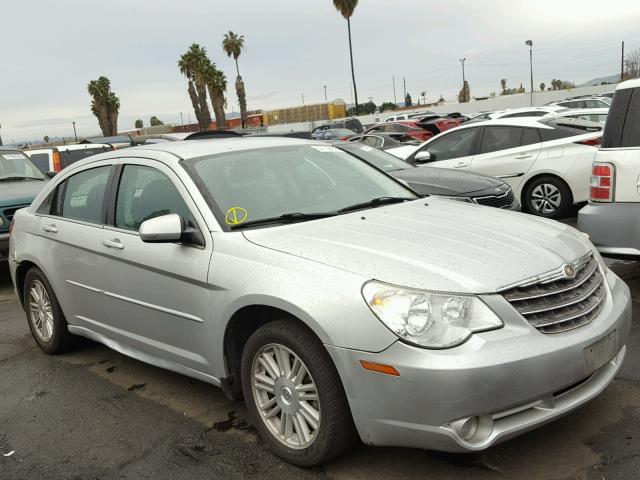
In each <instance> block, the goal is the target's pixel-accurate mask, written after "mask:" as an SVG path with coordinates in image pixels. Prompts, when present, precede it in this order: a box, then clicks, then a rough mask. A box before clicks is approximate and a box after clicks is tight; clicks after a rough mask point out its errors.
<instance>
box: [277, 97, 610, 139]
mask: <svg viewBox="0 0 640 480" xmlns="http://www.w3.org/2000/svg"><path fill="white" fill-rule="evenodd" d="M615 88H616V86H615V85H598V86H595V87H581V88H573V89H571V90H547V91H545V92H534V93H533V105H534V106H541V105H544V104H546V103H549V102H553V101H556V100H564V99H565V98H567V97H575V96H577V95H598V94H602V93H607V92H613V91H614V90H615ZM529 105H531V94H530V93H521V94H517V95H504V96H496V97H493V98H489V99H487V100H472V101H471V102H469V103H457V102H452V103H444V104H442V105H439V106H437V107H416V109H415V111H421V110H431V111H433V112H436V113H451V112H460V113H476V112H482V111H493V110H504V109H507V108H520V107H528V106H529ZM413 111H414V110H404V111H402V112H398V114H400V113H403V114H404V113H411V112H413ZM392 115H394V113H393V112H389V111H387V112H383V113H381V114H375V115H360V116H359V117H358V119H359V120H360V121H361V122H362V124H363V125H368V124H371V123H378V122H383V121H384V119H385V118H387V117H389V116H392ZM324 123H326V121H324V120H323V121H318V122H302V123H288V124H284V125H274V126H270V127H269V132H273V133H280V132H293V131H307V130H312V129H313V128H314V127H316V126H318V125H322V124H324Z"/></svg>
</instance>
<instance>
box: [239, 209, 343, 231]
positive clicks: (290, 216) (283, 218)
mask: <svg viewBox="0 0 640 480" xmlns="http://www.w3.org/2000/svg"><path fill="white" fill-rule="evenodd" d="M335 215H337V213H336V212H325V213H302V212H291V213H283V214H282V215H278V216H277V217H268V218H259V219H257V220H250V221H248V222H243V223H238V224H237V225H230V226H229V228H230V229H231V230H236V229H238V228H243V227H253V226H258V225H270V224H272V223H295V222H304V221H306V220H317V219H319V218H327V217H333V216H335Z"/></svg>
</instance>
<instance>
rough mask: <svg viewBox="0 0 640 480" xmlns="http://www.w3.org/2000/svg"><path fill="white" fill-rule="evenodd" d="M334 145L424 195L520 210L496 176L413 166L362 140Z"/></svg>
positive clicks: (508, 189)
mask: <svg viewBox="0 0 640 480" xmlns="http://www.w3.org/2000/svg"><path fill="white" fill-rule="evenodd" d="M334 146H335V147H337V148H339V149H341V150H344V151H345V152H348V153H350V154H352V155H355V156H356V157H358V158H360V159H361V160H364V161H365V162H367V163H369V164H371V165H373V166H374V167H376V168H379V169H380V170H383V171H385V172H387V173H388V174H390V175H392V176H394V177H395V178H398V179H400V180H404V181H405V182H406V183H408V184H409V186H410V187H411V188H413V189H414V190H415V191H416V192H418V193H421V194H423V195H427V194H429V195H441V196H446V197H449V198H451V199H453V200H460V201H463V202H469V203H478V204H480V205H486V206H489V207H497V208H505V209H509V210H518V211H519V210H520V204H519V203H518V201H517V200H516V198H515V196H514V194H513V191H512V190H511V188H510V187H509V185H507V184H506V183H505V182H503V181H502V180H500V179H498V178H494V177H489V176H487V175H479V174H477V173H470V172H462V171H459V170H452V169H447V168H433V167H414V166H413V165H410V164H409V163H407V162H405V161H403V160H400V159H399V158H397V157H394V156H393V155H390V154H388V153H385V152H383V151H381V150H377V149H375V148H373V147H370V146H368V145H364V144H362V143H356V142H339V143H335V144H334Z"/></svg>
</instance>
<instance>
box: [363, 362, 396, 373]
mask: <svg viewBox="0 0 640 480" xmlns="http://www.w3.org/2000/svg"><path fill="white" fill-rule="evenodd" d="M360 365H362V368H364V369H365V370H369V371H371V372H376V373H384V374H385V375H393V376H394V377H399V376H400V372H398V370H396V369H395V368H394V367H392V366H391V365H385V364H384V363H375V362H368V361H366V360H360Z"/></svg>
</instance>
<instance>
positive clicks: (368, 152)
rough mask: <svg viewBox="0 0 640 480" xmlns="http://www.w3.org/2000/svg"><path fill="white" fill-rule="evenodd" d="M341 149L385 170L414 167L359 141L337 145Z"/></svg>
mask: <svg viewBox="0 0 640 480" xmlns="http://www.w3.org/2000/svg"><path fill="white" fill-rule="evenodd" d="M337 147H338V148H339V149H341V150H344V151H346V152H349V153H351V154H353V155H355V156H356V157H358V158H360V159H362V160H364V161H365V162H367V163H369V164H371V165H373V166H374V167H377V168H379V169H380V170H384V171H385V172H394V171H396V170H406V169H407V168H413V167H412V166H411V165H409V164H408V163H407V162H404V161H402V160H400V159H399V158H396V157H394V156H393V155H391V154H389V153H385V152H383V151H381V150H378V149H376V148H373V147H369V146H367V145H362V144H359V143H346V144H344V145H337Z"/></svg>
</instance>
